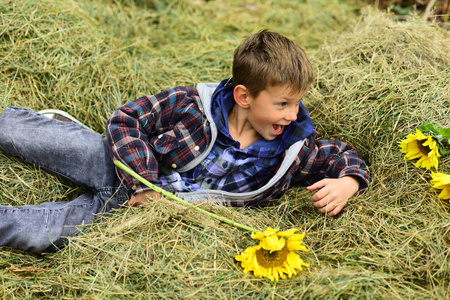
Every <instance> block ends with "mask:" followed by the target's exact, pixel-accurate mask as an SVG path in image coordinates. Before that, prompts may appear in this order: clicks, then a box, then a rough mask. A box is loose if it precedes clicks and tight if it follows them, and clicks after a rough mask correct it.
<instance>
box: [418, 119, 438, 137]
mask: <svg viewBox="0 0 450 300" xmlns="http://www.w3.org/2000/svg"><path fill="white" fill-rule="evenodd" d="M419 130H420V131H421V132H422V133H423V134H427V133H430V132H432V133H434V134H435V135H438V134H439V131H440V130H439V129H438V128H437V127H436V126H435V125H434V124H431V123H429V122H425V123H423V124H422V126H420V127H419Z"/></svg>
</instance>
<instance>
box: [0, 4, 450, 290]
mask: <svg viewBox="0 0 450 300" xmlns="http://www.w3.org/2000/svg"><path fill="white" fill-rule="evenodd" d="M51 3H53V2H51ZM67 3H70V2H67ZM80 3H82V4H80V6H79V7H81V8H80V9H79V10H78V9H74V8H73V6H69V4H67V9H69V8H71V10H70V12H71V13H63V11H64V9H66V8H65V7H64V5H63V4H61V6H62V8H61V7H59V8H58V9H56V8H55V7H53V8H52V9H48V7H47V9H48V11H49V14H47V15H46V16H47V17H48V18H47V19H46V18H45V15H38V14H36V17H39V16H40V17H41V18H43V19H44V20H49V25H48V26H50V25H52V26H62V27H63V28H61V30H59V29H55V30H53V31H52V30H50V31H49V32H47V33H42V30H43V29H42V28H38V27H36V26H37V25H36V23H33V22H32V21H30V19H28V23H26V22H25V23H24V22H22V25H14V24H18V23H17V22H19V21H17V22H16V23H11V24H12V25H11V26H12V27H8V29H7V30H9V31H8V34H5V31H3V35H2V37H3V39H5V36H7V37H8V38H11V37H12V36H14V37H15V39H10V40H9V42H10V43H11V45H15V47H17V49H22V50H21V51H24V52H20V51H19V54H22V58H21V56H20V55H17V56H14V57H10V59H4V61H6V62H8V63H9V64H8V65H7V67H3V68H2V73H1V76H2V81H1V82H2V85H1V90H2V94H3V99H2V100H1V101H2V102H1V105H2V107H4V106H6V105H9V104H12V103H15V104H18V103H21V102H20V101H25V103H27V105H29V106H30V107H32V108H35V109H39V108H43V107H46V106H48V105H49V103H56V105H57V107H59V108H63V109H66V110H69V111H70V112H72V113H74V114H77V116H78V117H80V118H81V119H83V120H87V123H89V125H91V126H92V127H94V128H95V129H98V130H102V129H101V126H102V125H101V124H102V122H103V121H104V119H105V118H106V117H107V115H108V113H110V111H111V110H112V109H113V108H114V107H115V106H116V105H117V104H118V103H122V102H124V101H126V98H127V97H128V96H129V97H133V96H134V95H135V94H139V93H141V92H142V91H143V90H144V89H146V88H148V89H147V90H146V92H148V90H150V92H154V91H156V90H158V89H160V88H165V87H169V86H172V85H173V82H175V81H176V82H177V84H179V83H183V82H185V83H187V82H191V81H192V82H193V81H196V80H199V79H205V78H206V77H210V76H211V75H214V76H218V77H219V76H222V75H225V74H226V73H227V72H228V71H229V61H226V62H225V63H223V64H220V63H216V61H219V60H221V59H222V58H224V57H225V56H226V57H228V56H229V54H230V53H231V51H232V49H233V47H234V46H235V43H237V42H238V40H239V39H238V38H236V35H237V34H236V33H233V30H231V29H230V28H229V27H227V26H226V25H222V26H221V27H218V28H220V30H221V35H222V36H221V37H222V38H220V36H218V35H208V33H207V32H206V31H203V33H200V34H204V35H206V36H207V37H208V38H206V39H205V40H206V42H204V43H205V44H203V45H209V46H211V47H212V49H213V50H209V51H210V52H208V50H205V49H202V47H200V46H199V45H198V44H189V39H182V36H183V34H186V29H183V28H184V27H183V26H182V25H186V24H191V22H190V21H192V19H190V18H187V22H186V23H183V21H182V20H181V19H177V22H175V23H174V25H172V27H171V26H169V25H168V24H166V23H164V22H167V20H168V19H165V18H169V17H170V16H173V14H175V13H180V11H182V10H180V8H179V7H178V8H177V7H173V11H172V12H170V11H169V10H167V11H162V12H161V14H162V16H163V17H161V18H159V19H158V18H157V16H155V15H154V14H155V11H156V10H154V9H153V8H152V9H150V10H148V11H142V15H138V14H136V13H134V14H133V13H132V12H131V11H130V6H127V5H126V4H127V3H128V4H129V3H131V4H132V5H141V4H142V5H143V3H150V2H145V1H143V2H139V1H134V2H133V1H115V2H112V1H106V0H105V1H103V2H102V3H103V4H104V8H103V10H102V11H101V10H99V11H97V12H96V13H92V12H91V14H87V13H86V10H83V5H88V4H87V2H86V3H85V2H80ZM151 3H154V4H155V5H162V4H161V3H162V2H159V1H152V2H151ZM176 3H178V5H179V6H183V5H187V4H186V3H185V2H183V1H179V2H176ZM114 5H117V6H119V7H121V9H122V10H123V11H125V12H126V13H124V14H123V15H122V14H120V15H118V16H119V17H118V18H117V20H114V19H112V18H111V16H112V15H113V14H112V13H111V12H114V11H113V10H111V9H112V7H113V6H114ZM266 5H268V6H270V3H267V4H266ZM290 5H293V4H292V3H290ZM205 7H206V8H205V9H206V10H207V9H208V7H207V6H206V5H205ZM0 8H1V9H2V10H3V12H4V13H7V12H8V11H6V8H4V7H0ZM209 9H211V7H209ZM280 9H282V8H280ZM29 10H30V8H28V11H27V10H26V9H25V8H23V11H24V12H27V14H24V15H21V14H20V13H18V12H17V11H16V15H15V16H16V17H17V18H19V17H21V18H25V15H26V16H29ZM235 11H236V10H235ZM115 12H117V11H115ZM200 12H201V10H200ZM51 13H54V15H53V16H52V17H49V15H50V14H51ZM191 13H192V14H193V15H196V16H197V17H199V19H200V20H201V21H199V22H200V23H202V22H203V23H204V22H206V21H205V20H204V19H201V18H200V16H199V15H198V14H199V11H197V10H192V11H191ZM226 14H228V16H230V15H232V13H231V12H230V11H226ZM246 14H247V15H246V16H251V14H250V13H249V12H246ZM93 16H95V18H94V17H93ZM102 16H103V17H104V19H102ZM217 16H218V18H219V21H220V22H222V23H224V24H227V25H228V23H226V22H225V21H224V20H225V16H224V15H223V14H222V15H221V14H220V13H217ZM270 16H272V17H273V14H269V16H268V15H265V16H264V17H263V18H265V20H270V18H269V17H270ZM127 17H129V18H130V19H127ZM152 17H153V18H154V20H156V19H158V20H159V21H158V22H162V23H163V25H164V24H166V27H164V30H166V32H171V31H170V30H172V31H173V34H174V35H175V37H173V39H174V40H176V39H180V41H179V43H180V44H181V45H182V47H186V48H187V49H189V51H188V52H183V51H180V50H179V48H175V46H171V45H170V43H171V42H174V40H170V39H171V37H170V35H165V37H166V38H163V36H164V35H161V34H160V33H161V32H158V34H155V33H152V32H151V30H147V31H145V28H143V27H144V26H143V25H140V24H137V25H136V27H137V28H138V29H139V30H137V29H136V30H133V29H132V27H129V26H125V24H127V22H130V21H137V20H140V21H142V19H144V18H147V19H151V18H152ZM140 18H142V19H140ZM203 18H206V17H205V16H203ZM51 20H59V21H58V22H51ZM152 20H153V19H152ZM278 21H279V22H281V23H280V24H281V25H278V26H277V25H274V28H271V29H277V28H279V29H280V30H279V31H283V28H284V27H283V26H292V25H290V24H289V23H288V22H287V21H280V20H278ZM95 22H103V23H105V24H109V25H108V26H109V27H108V26H107V29H112V28H114V30H116V31H117V32H114V35H115V37H112V35H108V34H106V33H105V32H101V31H100V32H99V31H97V30H98V29H99V28H100V27H97V28H95V27H94V29H93V27H91V26H88V25H86V24H90V23H95ZM108 22H109V23H108ZM114 22H115V23H114ZM155 22H156V21H155ZM211 22H215V21H213V20H211ZM255 22H256V21H255ZM283 22H285V23H283ZM110 23H114V24H110ZM24 24H27V26H28V27H27V26H25V25H24ZM61 24H65V25H61ZM67 24H68V25H67ZM118 24H119V25H123V26H122V27H121V26H117V25H118ZM214 25H216V24H214ZM259 25H260V24H259ZM188 26H192V27H188V29H192V30H198V29H199V28H197V27H195V26H197V25H195V24H191V25H188ZM247 26H249V25H247ZM24 28H25V29H26V30H28V34H29V35H30V36H29V37H27V38H24V36H23V34H24V33H25V32H26V30H25V29H24ZM69 28H70V34H67V35H66V34H65V32H66V31H69ZM158 28H160V29H161V27H158ZM246 28H247V30H249V31H250V30H251V29H252V28H250V27H246ZM13 29H14V30H13ZM22 29H24V30H22ZM37 29H39V30H37ZM5 30H6V29H5ZM140 30H143V31H145V34H146V35H152V34H153V35H152V36H151V39H148V40H144V37H143V35H140V32H139V31H140ZM227 30H228V31H227ZM285 33H286V34H287V35H289V36H292V37H293V38H294V39H297V40H298V39H299V37H296V35H295V33H294V32H291V31H289V30H286V32H285ZM14 34H16V35H14ZM33 34H35V36H33ZM46 34H48V35H52V36H54V37H56V38H57V39H56V40H54V41H53V43H47V44H46V45H40V47H42V48H41V49H42V51H41V52H39V51H36V48H34V47H38V46H39V45H37V44H33V41H35V40H36V39H41V40H45V41H50V40H48V39H44V38H43V37H45V36H46ZM20 35H22V36H20ZM240 35H244V33H243V32H240ZM130 36H134V37H135V39H134V43H135V45H139V47H134V46H131V44H132V43H128V42H127V41H128V40H126V38H128V37H130ZM328 36H329V38H328V42H326V43H325V44H324V45H323V46H321V47H320V48H319V49H318V50H317V51H315V52H314V54H313V55H311V58H312V61H313V63H314V66H315V68H316V75H317V82H316V85H315V86H314V87H313V89H312V91H311V93H310V94H309V95H308V96H307V97H306V98H305V104H306V106H307V108H308V109H309V110H310V111H311V113H312V116H313V120H314V123H315V126H316V127H317V129H318V130H319V131H320V132H321V133H322V135H323V137H326V138H336V139H340V140H344V141H348V142H350V143H351V144H353V145H354V146H356V147H357V148H358V149H359V150H361V153H362V154H363V156H364V157H365V158H366V160H367V162H368V164H369V167H370V171H371V173H372V175H373V184H372V185H371V186H370V187H369V188H368V190H367V191H366V193H364V194H361V195H358V196H356V197H355V198H353V199H352V200H351V202H350V204H349V205H348V206H347V208H346V209H345V210H344V211H343V212H342V213H341V215H340V216H339V217H336V218H327V217H324V216H323V215H321V214H319V213H317V212H316V211H315V209H314V208H313V207H312V205H311V203H310V196H311V194H310V193H309V192H307V191H305V190H304V189H302V188H293V189H291V190H290V191H289V193H288V194H287V195H286V196H284V197H283V198H282V199H280V200H279V201H277V202H276V203H274V204H273V205H271V206H268V207H263V208H259V209H235V208H226V207H221V206H216V205H210V204H202V207H203V208H204V209H207V210H209V211H212V212H214V213H217V214H219V215H223V216H225V217H228V218H230V219H233V220H235V221H237V222H241V223H244V224H246V225H249V226H251V227H255V228H261V229H263V228H264V227H266V226H272V227H277V226H280V227H281V228H282V229H287V228H290V227H294V226H296V227H303V229H304V230H305V231H306V232H307V235H306V238H305V243H306V245H307V247H308V248H309V249H310V250H311V251H310V252H309V253H306V254H305V253H302V257H303V258H304V260H305V261H306V262H308V263H310V264H311V267H310V268H307V270H306V271H305V272H302V273H300V274H299V275H297V276H295V277H294V278H293V279H291V280H282V281H280V282H279V283H278V284H273V283H271V282H270V281H269V280H267V279H257V278H254V277H252V276H251V275H250V274H243V273H242V270H241V268H240V266H239V265H238V264H237V263H236V262H235V261H234V259H233V256H234V255H235V254H237V253H239V252H240V251H242V250H243V249H245V248H246V247H247V246H249V245H252V244H253V242H252V240H251V239H250V237H249V234H248V233H247V232H243V231H242V230H239V229H236V228H234V227H232V226H229V225H225V224H221V223H219V222H218V221H215V220H211V219H209V218H207V217H205V216H203V215H201V214H199V213H198V212H195V211H193V210H192V209H189V208H185V207H183V206H181V205H180V204H177V203H173V202H171V201H168V200H165V199H161V200H157V201H154V202H152V203H151V204H149V205H148V206H146V207H145V208H130V209H123V210H120V211H118V212H117V213H115V214H114V215H112V216H111V217H110V218H108V219H105V220H103V221H101V222H100V221H99V222H97V223H95V224H93V225H92V226H88V227H87V228H84V229H83V232H82V233H81V234H80V236H78V237H76V238H73V239H71V241H70V244H69V245H68V246H67V247H66V249H65V250H63V251H61V252H59V253H55V254H46V255H43V256H39V255H38V256H36V255H30V254H28V253H23V252H21V251H14V250H8V249H2V251H1V252H0V265H1V266H2V267H3V269H2V270H0V274H1V278H2V279H1V280H2V289H0V295H1V296H3V297H5V298H13V297H17V298H28V297H34V298H36V297H42V298H58V299H61V298H63V299H64V298H73V297H84V298H91V299H109V298H127V299H128V298H137V299H145V298H170V299H178V298H183V299H185V298H194V299H205V298H216V299H230V298H231V299H234V298H260V299H263V298H264V299H265V298H277V299H278V298H280V299H291V298H306V299H322V298H324V299H327V298H328V299H340V298H344V299H351V298H354V299H365V298H366V299H369V298H370V299H374V298H375V299H406V298H427V299H446V298H449V297H450V288H449V285H448V282H449V279H450V266H449V256H450V250H449V249H450V213H449V212H450V206H449V203H448V202H446V201H441V200H439V199H437V193H436V191H432V190H430V188H429V187H430V185H429V182H428V180H429V173H428V172H425V171H422V170H417V169H415V168H414V167H413V166H412V164H411V163H408V162H404V161H403V160H402V155H401V154H400V153H399V151H398V147H397V145H396V143H397V141H398V139H399V138H403V137H404V136H405V135H406V134H407V133H409V132H411V131H412V130H414V128H415V127H416V126H417V125H420V124H421V123H422V122H424V121H430V122H434V123H436V124H438V125H442V126H450V124H449V119H448V117H447V116H448V115H449V106H450V105H449V104H450V99H449V91H450V86H449V82H450V80H449V79H450V78H449V72H448V70H449V69H450V57H449V54H448V50H447V48H448V46H447V45H449V44H450V38H449V35H448V33H447V32H445V31H442V30H441V29H439V28H437V27H436V26H433V25H429V24H425V23H423V22H421V21H419V20H415V19H413V20H408V21H406V22H404V23H396V22H393V21H391V20H390V19H389V17H388V16H387V15H385V14H381V13H377V12H367V13H366V14H365V16H364V17H363V18H362V19H361V20H360V22H359V23H358V24H356V25H355V27H354V28H353V29H352V30H349V31H348V32H346V33H343V34H340V35H336V37H334V38H331V36H333V35H332V34H329V35H328ZM197 38H198V36H197ZM21 39H22V40H21ZM58 39H59V40H58ZM18 40H21V42H20V43H18V42H17V41H18ZM69 41H73V42H72V43H70V42H69ZM148 41H153V42H152V43H153V46H154V47H156V48H155V49H154V50H152V49H151V47H148V49H143V48H141V46H143V45H144V44H145V42H148ZM2 45H3V46H4V45H5V43H3V44H2ZM27 45H28V46H29V47H31V49H32V50H33V51H35V52H36V53H34V54H33V55H35V56H30V55H31V54H30V52H27V51H26V47H27ZM32 46H33V47H32ZM20 47H23V48H20ZM216 47H217V48H216ZM219 48H220V49H219ZM80 49H81V50H80ZM111 49H116V50H111ZM123 49H127V50H126V51H122V50H123ZM158 51H160V53H158ZM196 51H199V52H200V54H191V53H195V52H196ZM227 51H228V53H226V52H227ZM65 52H73V55H71V56H64V55H63V54H64V53H65ZM8 53H10V55H13V54H14V53H13V52H12V51H11V52H8ZM52 53H53V54H55V53H56V54H55V55H52ZM25 54H26V55H25ZM144 54H145V55H150V56H149V57H148V58H147V60H146V62H147V65H146V64H145V63H143V61H142V60H141V59H142V55H144ZM14 55H15V54H14ZM133 55H135V56H133ZM30 57H32V59H31V58H30ZM132 57H134V58H135V60H134V61H133V59H132ZM21 59H22V60H27V59H28V61H26V62H25V63H26V64H29V66H28V68H29V69H26V70H25V69H24V68H25V67H24V66H25V65H26V64H25V63H24V62H23V61H22V62H21ZM51 59H53V60H55V61H57V62H58V63H57V64H56V65H57V66H58V67H55V64H54V63H51ZM174 61H175V62H176V63H174ZM199 61H200V63H201V64H205V65H206V68H201V67H199V66H196V64H197V63H198V62H199ZM30 62H35V64H33V63H30ZM37 62H39V63H37ZM45 62H47V65H50V66H53V68H52V69H51V70H50V71H48V72H47V73H45V72H44V71H45ZM111 62H112V63H111ZM171 65H172V68H169V67H170V66H171ZM19 66H20V67H19ZM158 68H160V70H159V71H155V70H157V69H158ZM169 69H172V71H174V73H175V75H174V76H175V77H174V78H175V79H174V78H172V79H169V75H170V74H169ZM42 70H44V71H42ZM187 70H190V71H187ZM205 70H206V71H205ZM152 71H153V72H152ZM58 72H59V73H58ZM65 72H68V73H67V78H66V77H65V76H64V74H65ZM186 74H187V75H186ZM52 77H55V78H57V79H58V80H52V79H51V78H52ZM61 78H62V79H64V78H66V79H65V81H64V80H63V81H61ZM177 78H178V79H179V81H178V80H177ZM214 78H215V77H214ZM41 81H43V82H45V83H46V85H45V84H42V83H41ZM199 81H200V80H199ZM58 84H60V85H61V86H59V85H58ZM27 85H28V87H27ZM33 86H38V88H33ZM64 86H66V87H67V88H66V89H65V88H64ZM31 96H34V97H35V98H34V100H35V101H27V99H28V98H27V97H31ZM69 99H73V101H69ZM0 154H1V155H2V156H1V157H0V159H1V162H2V166H6V167H3V168H2V170H1V171H0V178H1V179H2V182H1V192H2V197H3V198H2V199H6V200H5V202H8V203H10V204H15V203H20V202H19V201H20V200H18V198H24V199H28V200H29V202H30V203H33V202H36V203H38V202H39V200H37V199H35V198H37V196H32V195H39V193H48V191H47V192H43V191H42V190H44V189H41V186H40V185H44V186H47V187H48V189H55V190H56V191H57V192H55V193H54V194H53V195H47V194H45V195H44V196H45V197H48V198H49V199H54V200H59V199H61V198H63V197H64V196H65V195H66V194H70V195H69V196H72V195H73V194H76V193H78V192H79V191H78V190H73V189H74V188H73V187H72V186H71V185H70V184H67V185H66V184H65V183H64V181H59V180H58V179H57V178H55V177H53V175H45V173H44V172H42V171H40V170H34V169H32V168H30V167H23V166H22V165H21V164H20V162H19V161H18V160H16V159H13V158H10V157H7V156H5V155H4V154H3V153H0ZM442 164H443V170H447V171H448V170H450V167H449V164H450V160H449V159H447V160H445V161H443V162H442ZM22 168H24V169H22ZM26 168H28V169H26ZM41 172H42V173H41ZM34 175H36V176H39V177H40V178H39V179H40V180H36V178H34V177H33V176H34ZM36 176H35V177H36ZM10 185H12V186H13V188H12V189H11V190H10V191H8V186H10ZM2 201H3V200H2ZM27 267H30V268H28V269H27Z"/></svg>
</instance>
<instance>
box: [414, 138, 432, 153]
mask: <svg viewBox="0 0 450 300" xmlns="http://www.w3.org/2000/svg"><path fill="white" fill-rule="evenodd" d="M425 141H426V140H425ZM417 147H418V148H419V150H420V152H422V153H423V154H424V155H428V153H430V151H431V148H430V147H428V146H424V145H423V141H421V140H417Z"/></svg>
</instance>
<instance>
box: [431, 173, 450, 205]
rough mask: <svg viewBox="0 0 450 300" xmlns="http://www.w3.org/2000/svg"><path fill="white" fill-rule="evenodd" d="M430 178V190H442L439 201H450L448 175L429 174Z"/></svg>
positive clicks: (449, 179) (449, 180) (449, 176)
mask: <svg viewBox="0 0 450 300" xmlns="http://www.w3.org/2000/svg"><path fill="white" fill-rule="evenodd" d="M431 178H432V179H431V184H432V185H433V186H432V188H433V189H437V190H442V192H441V193H440V194H439V196H438V197H439V199H450V175H448V174H444V173H434V172H431Z"/></svg>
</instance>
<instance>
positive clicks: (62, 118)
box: [38, 109, 91, 130]
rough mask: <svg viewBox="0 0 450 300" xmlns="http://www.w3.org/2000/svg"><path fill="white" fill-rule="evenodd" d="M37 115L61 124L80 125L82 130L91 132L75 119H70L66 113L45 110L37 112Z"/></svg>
mask: <svg viewBox="0 0 450 300" xmlns="http://www.w3.org/2000/svg"><path fill="white" fill-rule="evenodd" d="M38 113H39V114H41V115H44V116H46V117H48V118H50V119H56V120H60V121H63V122H73V123H77V124H80V125H81V126H83V127H84V128H86V129H89V130H91V129H90V128H89V127H87V126H86V125H84V124H83V123H81V122H80V121H78V120H77V119H75V118H74V117H72V116H71V115H69V114H68V113H66V112H64V111H62V110H58V109H45V110H41V111H38Z"/></svg>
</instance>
